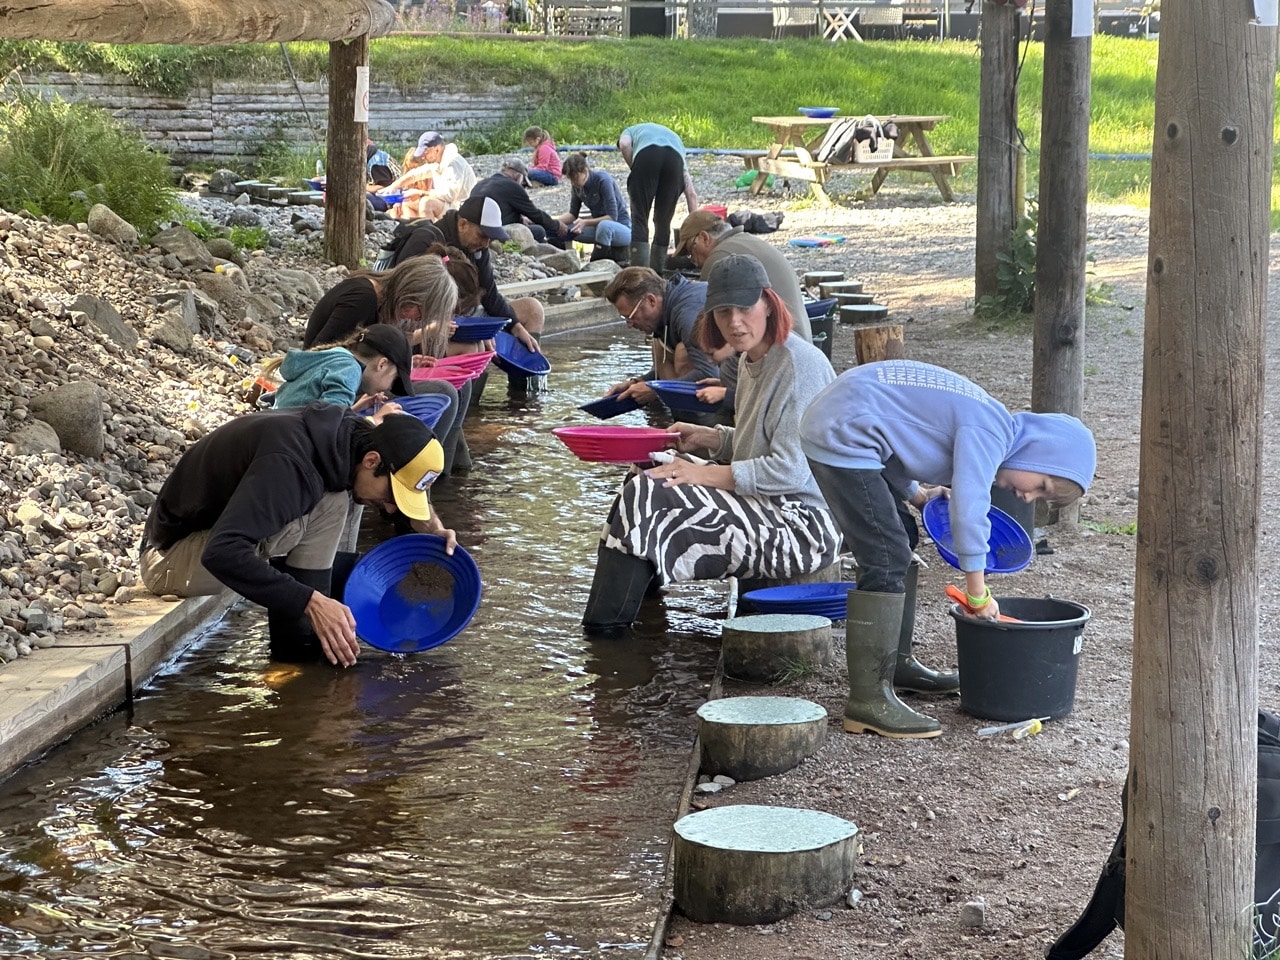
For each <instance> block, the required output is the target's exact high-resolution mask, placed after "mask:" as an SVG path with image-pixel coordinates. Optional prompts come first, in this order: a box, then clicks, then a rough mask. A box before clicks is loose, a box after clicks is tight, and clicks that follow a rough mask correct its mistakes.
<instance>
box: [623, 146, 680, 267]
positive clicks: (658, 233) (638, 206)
mask: <svg viewBox="0 0 1280 960" xmlns="http://www.w3.org/2000/svg"><path fill="white" fill-rule="evenodd" d="M682 193H684V157H682V156H680V151H679V150H677V149H676V148H675V147H645V148H644V149H643V150H641V151H640V152H639V153H637V154H636V155H635V157H633V158H632V161H631V174H630V176H628V177H627V194H628V195H629V196H630V197H631V242H632V243H645V242H647V241H648V239H649V211H650V210H651V209H652V210H653V244H654V246H656V247H663V248H665V247H667V246H669V245H670V244H671V218H672V217H674V216H675V213H676V201H677V200H679V199H680V194H682Z"/></svg>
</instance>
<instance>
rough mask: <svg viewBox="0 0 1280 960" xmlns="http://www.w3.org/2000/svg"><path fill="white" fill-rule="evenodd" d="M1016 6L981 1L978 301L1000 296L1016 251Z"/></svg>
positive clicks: (985, 0)
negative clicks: (1004, 266) (1002, 272)
mask: <svg viewBox="0 0 1280 960" xmlns="http://www.w3.org/2000/svg"><path fill="white" fill-rule="evenodd" d="M1018 23H1019V15H1018V10H1017V8H1016V7H1015V6H1014V5H1013V4H1012V3H1008V4H997V3H992V2H991V0H982V28H981V31H980V32H981V34H982V37H981V42H982V68H981V69H982V76H981V79H980V81H979V90H978V217H977V224H976V239H975V264H974V277H973V289H974V298H975V299H976V300H981V299H982V298H983V297H986V296H991V295H993V294H995V292H996V289H997V287H998V279H997V270H998V268H999V265H1000V259H999V258H1000V255H1001V254H1004V255H1005V256H1008V255H1009V252H1010V250H1011V249H1012V248H1013V228H1014V226H1015V223H1014V218H1013V181H1014V170H1015V166H1016V164H1017V152H1018V87H1017V82H1016V79H1015V78H1016V77H1017V69H1018Z"/></svg>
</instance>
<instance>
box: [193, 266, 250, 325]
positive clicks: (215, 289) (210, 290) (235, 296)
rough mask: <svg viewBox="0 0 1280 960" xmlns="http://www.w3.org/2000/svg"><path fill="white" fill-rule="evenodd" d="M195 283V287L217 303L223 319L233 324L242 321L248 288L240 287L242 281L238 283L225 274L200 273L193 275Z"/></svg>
mask: <svg viewBox="0 0 1280 960" xmlns="http://www.w3.org/2000/svg"><path fill="white" fill-rule="evenodd" d="M195 282H196V286H198V287H199V288H200V289H201V290H202V291H204V292H205V293H206V294H208V295H209V296H210V297H212V298H213V299H214V300H215V301H216V302H217V304H218V309H219V311H220V312H221V313H222V315H223V316H224V317H226V318H227V319H228V320H230V321H232V322H233V323H239V322H240V321H241V320H243V319H244V299H245V294H246V293H247V292H248V287H247V286H243V287H242V286H241V283H243V279H241V281H240V282H239V283H238V282H236V280H235V278H233V277H230V276H228V275H227V274H225V273H207V272H202V273H197V274H196V275H195Z"/></svg>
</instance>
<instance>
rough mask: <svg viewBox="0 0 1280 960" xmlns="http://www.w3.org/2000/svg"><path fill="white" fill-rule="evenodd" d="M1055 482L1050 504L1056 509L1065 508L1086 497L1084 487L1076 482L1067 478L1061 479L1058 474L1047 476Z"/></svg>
mask: <svg viewBox="0 0 1280 960" xmlns="http://www.w3.org/2000/svg"><path fill="white" fill-rule="evenodd" d="M1045 476H1047V477H1049V479H1051V480H1052V481H1053V490H1054V493H1053V496H1052V497H1050V498H1049V502H1050V503H1051V504H1053V505H1054V506H1055V507H1065V506H1068V505H1070V504H1073V503H1075V502H1076V501H1077V500H1079V499H1080V498H1081V497H1083V496H1084V487H1082V486H1080V484H1078V483H1076V482H1075V481H1074V480H1068V479H1067V478H1066V477H1059V476H1058V475H1057V474H1053V473H1049V474H1045Z"/></svg>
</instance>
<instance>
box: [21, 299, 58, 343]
mask: <svg viewBox="0 0 1280 960" xmlns="http://www.w3.org/2000/svg"><path fill="white" fill-rule="evenodd" d="M32 307H35V304H34V303H33V304H32ZM27 329H28V330H30V331H31V335H32V336H33V337H54V338H57V336H58V331H57V329H56V328H55V327H54V325H53V324H52V323H50V322H49V321H48V320H46V319H44V317H32V318H31V321H30V323H28V324H27Z"/></svg>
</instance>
